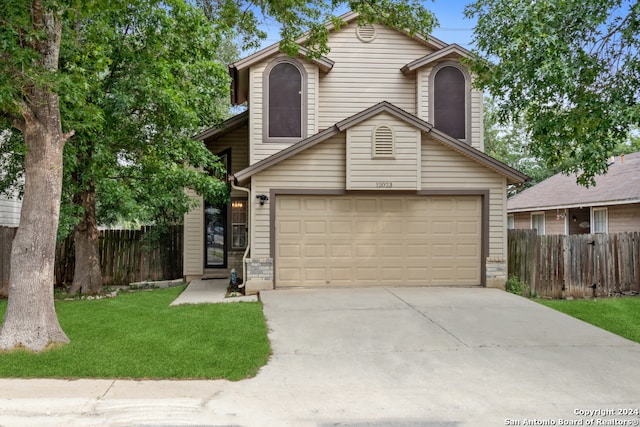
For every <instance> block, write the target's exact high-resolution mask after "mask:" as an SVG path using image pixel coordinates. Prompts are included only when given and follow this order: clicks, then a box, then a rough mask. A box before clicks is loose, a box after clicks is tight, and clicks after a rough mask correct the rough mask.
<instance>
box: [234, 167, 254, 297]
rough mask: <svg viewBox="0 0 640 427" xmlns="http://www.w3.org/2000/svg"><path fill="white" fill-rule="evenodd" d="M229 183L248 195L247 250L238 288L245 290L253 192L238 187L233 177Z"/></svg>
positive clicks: (243, 258)
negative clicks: (250, 204) (240, 283)
mask: <svg viewBox="0 0 640 427" xmlns="http://www.w3.org/2000/svg"><path fill="white" fill-rule="evenodd" d="M229 183H230V184H231V188H233V189H234V190H238V191H244V192H245V193H247V249H245V251H244V255H243V256H242V285H240V286H238V287H239V288H243V287H244V286H245V285H246V284H247V255H249V250H250V249H251V234H250V232H249V230H250V229H251V206H249V203H250V201H251V190H249V189H248V188H245V187H238V186H237V185H236V177H235V176H233V175H231V176H229Z"/></svg>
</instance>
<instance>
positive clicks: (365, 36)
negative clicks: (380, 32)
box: [356, 24, 376, 43]
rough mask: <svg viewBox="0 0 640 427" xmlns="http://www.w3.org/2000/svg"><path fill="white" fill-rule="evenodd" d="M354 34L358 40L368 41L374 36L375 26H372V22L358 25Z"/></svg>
mask: <svg viewBox="0 0 640 427" xmlns="http://www.w3.org/2000/svg"><path fill="white" fill-rule="evenodd" d="M356 35H357V36H358V38H359V39H360V41H363V42H365V43H369V42H371V41H373V39H375V38H376V28H375V27H374V26H373V24H365V25H362V26H358V28H357V30H356Z"/></svg>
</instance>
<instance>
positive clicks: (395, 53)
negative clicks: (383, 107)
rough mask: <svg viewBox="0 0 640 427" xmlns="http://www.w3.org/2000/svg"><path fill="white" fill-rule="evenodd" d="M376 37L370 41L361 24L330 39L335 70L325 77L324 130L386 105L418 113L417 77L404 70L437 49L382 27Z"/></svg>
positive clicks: (321, 112) (321, 121)
mask: <svg viewBox="0 0 640 427" xmlns="http://www.w3.org/2000/svg"><path fill="white" fill-rule="evenodd" d="M375 28H376V38H375V39H374V40H373V41H371V42H369V43H364V42H362V41H360V40H359V39H358V38H357V36H356V23H355V22H354V23H351V24H349V25H347V26H345V27H344V28H342V29H341V30H340V31H338V32H334V33H332V34H331V35H330V39H329V47H330V48H331V52H330V53H329V54H328V57H329V58H330V59H331V60H332V61H334V62H335V65H334V67H333V69H332V70H331V72H329V73H327V74H323V75H320V107H319V130H322V129H326V128H328V127H330V126H332V125H334V124H335V123H337V122H339V121H340V120H343V119H345V118H347V117H350V116H352V115H354V114H356V113H358V112H360V111H362V110H364V109H366V108H369V107H371V106H372V105H375V104H377V103H378V102H381V101H388V102H390V103H392V104H394V105H396V106H398V107H400V108H402V109H404V110H406V111H407V112H409V113H412V114H415V108H416V97H415V77H414V76H405V75H404V74H402V72H401V71H400V68H402V66H404V65H405V64H407V63H409V62H411V61H413V60H415V59H417V58H420V57H422V56H424V55H426V54H428V53H430V52H431V51H430V50H429V49H428V48H427V47H426V46H424V45H423V44H421V43H419V42H417V41H415V40H412V39H411V38H409V37H407V36H406V35H404V34H402V33H399V32H397V31H395V30H391V29H388V28H386V27H384V26H382V25H375Z"/></svg>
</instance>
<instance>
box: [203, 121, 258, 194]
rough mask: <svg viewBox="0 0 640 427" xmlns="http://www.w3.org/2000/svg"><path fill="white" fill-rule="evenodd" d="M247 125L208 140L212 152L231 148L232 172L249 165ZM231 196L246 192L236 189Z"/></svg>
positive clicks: (217, 152) (208, 146) (215, 152)
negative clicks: (216, 138)
mask: <svg viewBox="0 0 640 427" xmlns="http://www.w3.org/2000/svg"><path fill="white" fill-rule="evenodd" d="M248 139H249V126H248V125H246V126H243V127H241V128H239V129H236V130H234V131H232V132H229V133H228V134H226V135H224V136H223V137H222V138H220V139H218V140H215V141H212V142H208V143H207V148H209V150H210V151H211V152H212V153H213V154H219V153H222V152H224V151H225V150H228V149H231V170H230V171H228V172H229V173H231V174H234V173H236V172H238V171H240V170H242V169H244V168H246V167H247V166H249V143H248ZM231 197H246V193H244V192H242V191H238V190H232V191H231Z"/></svg>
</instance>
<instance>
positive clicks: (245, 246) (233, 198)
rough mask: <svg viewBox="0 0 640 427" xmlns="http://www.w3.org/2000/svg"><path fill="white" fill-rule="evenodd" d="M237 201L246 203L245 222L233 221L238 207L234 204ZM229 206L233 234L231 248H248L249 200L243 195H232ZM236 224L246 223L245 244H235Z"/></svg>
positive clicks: (230, 230)
mask: <svg viewBox="0 0 640 427" xmlns="http://www.w3.org/2000/svg"><path fill="white" fill-rule="evenodd" d="M237 202H241V203H244V222H234V221H233V214H234V210H235V209H237V208H236V207H235V206H234V205H233V204H234V203H237ZM229 206H230V209H229V211H230V220H229V225H230V227H229V232H230V234H231V239H230V240H231V247H230V249H231V250H242V249H246V248H247V243H248V242H247V240H248V235H249V232H248V223H247V219H248V218H249V201H248V200H247V199H246V198H243V197H232V198H231V200H229ZM236 225H244V228H245V231H244V239H245V240H244V246H238V245H236V244H235V237H236V234H235V232H234V228H235V226H236Z"/></svg>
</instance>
